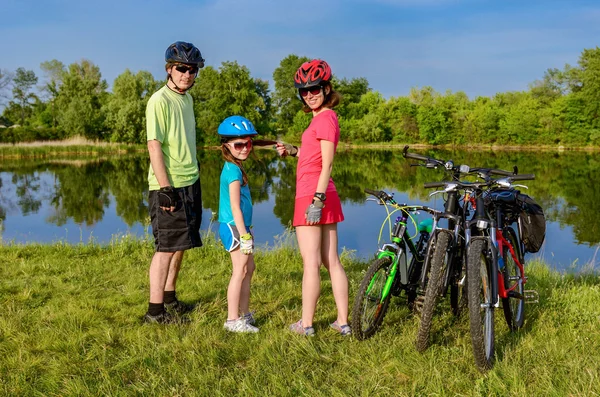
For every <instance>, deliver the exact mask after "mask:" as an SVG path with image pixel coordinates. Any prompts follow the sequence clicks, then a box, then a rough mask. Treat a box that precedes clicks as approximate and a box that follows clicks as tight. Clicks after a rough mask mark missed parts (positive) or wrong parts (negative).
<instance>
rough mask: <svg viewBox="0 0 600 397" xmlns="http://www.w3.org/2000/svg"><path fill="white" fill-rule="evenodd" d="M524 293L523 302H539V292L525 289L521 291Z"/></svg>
mask: <svg viewBox="0 0 600 397" xmlns="http://www.w3.org/2000/svg"><path fill="white" fill-rule="evenodd" d="M523 293H524V295H525V303H539V302H540V294H538V292H537V291H536V290H534V289H527V290H525V291H523Z"/></svg>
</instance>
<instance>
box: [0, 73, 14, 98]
mask: <svg viewBox="0 0 600 397" xmlns="http://www.w3.org/2000/svg"><path fill="white" fill-rule="evenodd" d="M12 78H13V77H12V74H11V73H9V72H8V71H6V70H2V69H0V99H8V94H7V93H6V89H7V88H8V86H10V84H11V83H12ZM2 103H3V102H0V105H1V104H2Z"/></svg>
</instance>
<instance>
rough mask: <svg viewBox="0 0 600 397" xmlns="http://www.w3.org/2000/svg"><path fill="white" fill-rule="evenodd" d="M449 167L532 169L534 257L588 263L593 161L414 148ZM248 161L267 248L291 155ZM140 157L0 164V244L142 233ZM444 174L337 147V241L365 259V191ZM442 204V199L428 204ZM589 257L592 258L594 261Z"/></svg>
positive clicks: (286, 190)
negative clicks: (538, 238) (541, 216)
mask: <svg viewBox="0 0 600 397" xmlns="http://www.w3.org/2000/svg"><path fill="white" fill-rule="evenodd" d="M422 153H424V154H429V155H432V156H435V157H438V158H445V159H449V158H451V159H453V160H454V161H455V163H466V164H469V165H472V166H480V165H485V166H487V167H497V168H503V169H511V168H512V166H513V165H514V164H517V165H518V166H519V169H520V172H523V173H529V172H531V173H535V174H536V180H535V181H532V182H528V183H527V184H528V185H529V187H530V189H529V190H528V191H527V193H528V194H530V195H532V196H533V197H535V198H536V199H537V200H538V201H539V202H540V204H541V205H542V206H543V207H544V209H545V211H546V214H547V218H548V220H549V225H548V234H547V242H546V245H545V248H544V250H543V251H542V252H541V255H543V256H544V257H545V259H546V260H547V261H548V262H549V263H551V264H552V265H554V266H555V267H557V268H561V269H563V268H565V267H568V266H569V265H570V264H571V263H572V262H573V261H577V263H576V265H577V266H579V265H582V264H585V263H586V262H588V261H590V260H592V258H593V257H594V254H595V251H596V247H597V246H598V242H599V241H600V220H599V219H598V218H597V217H596V216H595V215H596V214H597V213H598V210H600V203H598V201H597V200H596V198H597V197H599V195H598V193H599V190H600V172H598V171H599V170H598V168H600V162H599V161H598V160H597V157H598V156H597V155H595V154H591V153H585V152H563V153H556V152H551V153H550V152H549V153H531V152H480V153H478V152H466V151H448V150H446V151H442V150H435V151H434V150H428V151H423V152H422ZM256 154H257V155H256V156H255V158H251V159H250V160H248V161H247V163H246V164H247V170H248V174H249V175H250V187H251V190H252V196H253V200H254V203H255V217H254V218H255V220H256V225H255V228H256V231H257V240H258V242H259V243H268V244H271V245H272V244H273V241H274V238H273V236H275V235H279V234H281V232H282V231H283V230H285V228H286V227H287V226H288V225H289V223H290V220H291V218H292V215H293V202H294V191H295V165H296V163H295V160H293V159H290V160H281V159H279V158H278V157H277V155H276V153H275V152H274V151H271V150H259V151H257V152H256ZM199 157H200V162H201V164H202V170H201V178H202V197H203V204H204V208H205V213H204V214H203V228H208V227H209V224H210V220H211V217H212V214H213V212H217V210H218V208H217V206H218V191H219V190H218V183H219V175H220V172H221V165H222V161H221V158H220V153H219V152H216V151H201V152H200V153H199ZM147 169H148V159H147V156H145V155H144V154H141V155H133V156H132V155H128V156H126V157H117V158H111V159H104V160H94V161H89V160H86V159H78V160H60V161H56V160H52V161H50V160H37V161H36V160H26V161H16V160H12V161H11V160H1V161H0V233H1V235H2V239H3V240H4V241H16V242H32V241H39V242H51V241H55V240H66V241H68V242H86V241H88V240H89V239H90V238H93V239H95V240H97V241H100V242H107V241H109V240H110V239H111V236H113V235H114V234H115V233H131V234H134V235H137V236H146V235H147V225H148V223H149V220H148V215H147V182H146V175H147ZM443 176H444V174H443V172H441V171H437V170H430V169H425V168H423V167H411V166H410V163H409V162H408V161H406V160H405V159H404V158H402V156H401V153H400V151H399V150H397V151H378V150H343V149H342V150H340V152H339V155H338V156H336V163H335V167H334V174H333V177H334V180H335V181H336V186H337V188H338V191H339V194H340V197H341V198H342V200H343V204H344V211H345V214H346V219H347V220H346V222H344V223H343V224H342V225H341V226H340V243H341V245H343V246H345V247H346V248H348V249H352V250H355V251H356V253H357V255H358V256H360V257H363V258H364V257H368V256H369V255H370V254H372V252H373V251H374V250H375V249H376V246H377V236H378V234H379V230H380V226H381V221H382V219H383V217H384V216H383V215H384V213H383V212H381V208H379V207H378V206H376V205H374V204H373V203H369V204H367V205H365V195H364V193H363V189H364V188H365V187H368V188H372V189H386V190H389V191H393V192H396V197H397V199H398V200H399V201H409V202H418V203H426V202H428V200H429V199H428V193H429V191H428V190H426V189H424V188H423V183H424V182H429V181H436V180H440V179H442V178H443ZM432 204H435V205H436V206H438V207H439V206H441V204H442V203H441V202H437V203H432ZM594 260H595V259H594Z"/></svg>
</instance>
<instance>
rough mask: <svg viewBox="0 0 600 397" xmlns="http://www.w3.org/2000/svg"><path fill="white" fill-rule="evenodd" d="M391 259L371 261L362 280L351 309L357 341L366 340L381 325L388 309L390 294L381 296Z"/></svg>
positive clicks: (353, 329) (353, 331) (353, 330)
mask: <svg viewBox="0 0 600 397" xmlns="http://www.w3.org/2000/svg"><path fill="white" fill-rule="evenodd" d="M391 266H392V259H391V258H390V257H384V258H381V259H377V260H375V261H373V262H372V263H371V264H370V265H369V267H368V269H367V273H366V274H365V277H364V278H363V280H362V282H361V284H360V286H359V289H358V293H357V295H356V297H355V299H354V305H353V308H352V323H351V325H352V333H353V335H354V336H355V337H356V338H357V339H367V338H369V337H371V336H373V334H375V332H377V329H378V328H379V326H380V325H381V323H382V321H383V318H384V317H385V314H386V312H387V309H388V305H389V303H390V299H391V296H392V295H391V293H390V292H389V291H388V294H387V296H385V297H384V296H383V293H384V291H385V285H386V283H387V281H388V277H389V272H390V269H391Z"/></svg>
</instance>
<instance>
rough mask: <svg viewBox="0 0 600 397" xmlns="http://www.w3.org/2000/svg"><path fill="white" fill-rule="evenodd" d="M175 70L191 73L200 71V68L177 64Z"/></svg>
mask: <svg viewBox="0 0 600 397" xmlns="http://www.w3.org/2000/svg"><path fill="white" fill-rule="evenodd" d="M175 70H177V71H178V72H179V73H182V74H185V73H186V72H190V74H196V73H198V68H196V67H194V66H186V65H177V66H175Z"/></svg>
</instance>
